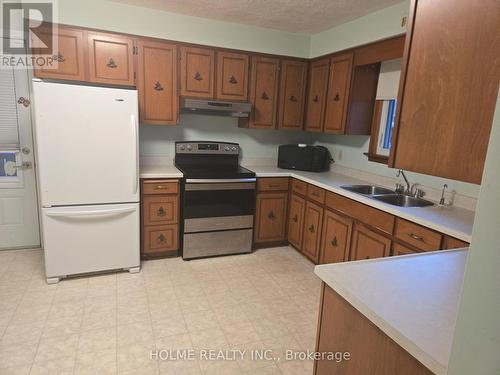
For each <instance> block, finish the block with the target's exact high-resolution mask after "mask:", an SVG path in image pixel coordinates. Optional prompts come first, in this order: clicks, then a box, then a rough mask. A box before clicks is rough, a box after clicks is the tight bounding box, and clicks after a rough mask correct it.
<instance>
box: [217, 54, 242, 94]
mask: <svg viewBox="0 0 500 375" xmlns="http://www.w3.org/2000/svg"><path fill="white" fill-rule="evenodd" d="M248 60H249V59H248V55H242V54H239V53H229V52H217V95H216V96H217V99H222V100H242V101H246V100H247V99H248Z"/></svg>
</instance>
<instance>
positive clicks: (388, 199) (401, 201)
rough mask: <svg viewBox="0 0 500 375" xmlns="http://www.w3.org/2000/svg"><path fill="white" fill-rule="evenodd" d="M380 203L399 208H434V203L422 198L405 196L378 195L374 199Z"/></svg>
mask: <svg viewBox="0 0 500 375" xmlns="http://www.w3.org/2000/svg"><path fill="white" fill-rule="evenodd" d="M372 198H373V199H375V200H378V201H380V202H384V203H388V204H392V205H394V206H399V207H427V206H434V203H432V202H429V201H428V200H425V199H422V198H414V197H410V196H408V195H404V194H391V195H378V196H375V197H372Z"/></svg>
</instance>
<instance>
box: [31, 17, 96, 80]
mask: <svg viewBox="0 0 500 375" xmlns="http://www.w3.org/2000/svg"><path fill="white" fill-rule="evenodd" d="M52 32H55V33H56V35H55V36H56V38H57V50H56V51H54V62H53V64H54V65H53V66H51V67H47V68H43V67H41V68H37V69H35V72H34V75H35V77H38V78H49V79H67V80H71V81H84V80H85V79H86V71H85V64H84V61H85V60H84V32H83V31H82V30H77V29H71V28H67V27H63V26H58V27H57V28H56V29H55V30H53V31H52V30H47V31H46V33H44V31H43V30H40V34H42V35H43V34H46V35H47V37H48V38H49V37H52V34H51V33H52ZM32 53H33V55H36V54H37V53H38V51H37V49H33V51H32Z"/></svg>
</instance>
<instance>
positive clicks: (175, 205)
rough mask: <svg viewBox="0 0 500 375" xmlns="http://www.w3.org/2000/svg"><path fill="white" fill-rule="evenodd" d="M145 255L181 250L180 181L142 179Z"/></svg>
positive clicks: (151, 255)
mask: <svg viewBox="0 0 500 375" xmlns="http://www.w3.org/2000/svg"><path fill="white" fill-rule="evenodd" d="M141 243H142V245H141V257H142V258H143V259H144V258H146V259H147V258H155V257H161V256H169V255H177V251H178V250H179V181H178V180H142V184H141Z"/></svg>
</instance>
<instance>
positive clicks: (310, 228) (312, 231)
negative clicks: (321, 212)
mask: <svg viewBox="0 0 500 375" xmlns="http://www.w3.org/2000/svg"><path fill="white" fill-rule="evenodd" d="M309 232H311V233H314V225H313V224H311V226H310V227H309Z"/></svg>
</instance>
